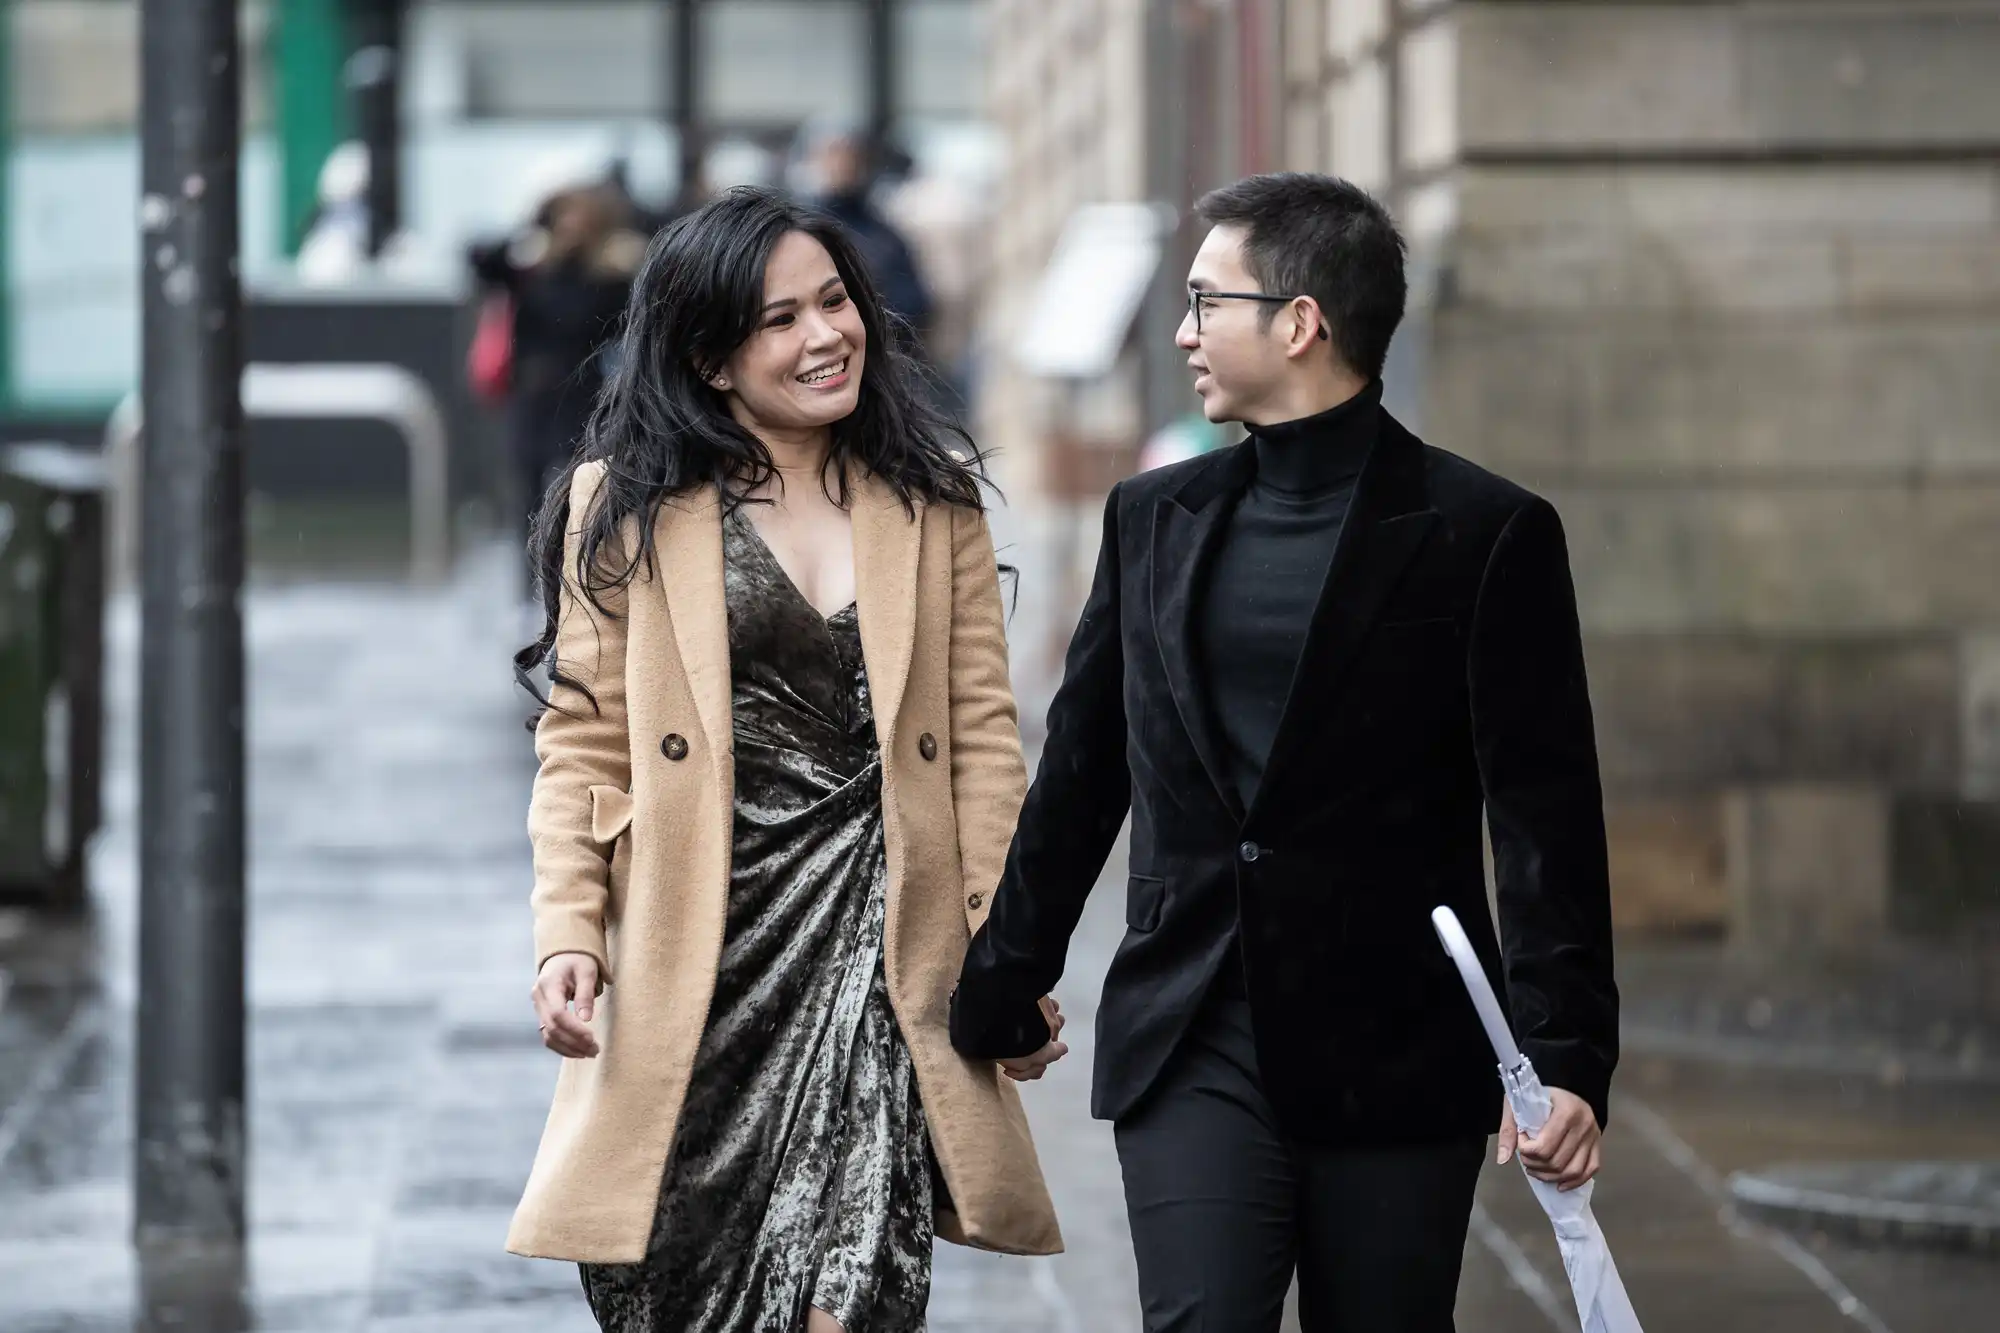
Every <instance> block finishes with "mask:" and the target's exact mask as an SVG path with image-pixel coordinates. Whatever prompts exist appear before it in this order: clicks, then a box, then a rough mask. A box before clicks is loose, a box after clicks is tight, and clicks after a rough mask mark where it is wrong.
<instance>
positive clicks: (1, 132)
mask: <svg viewBox="0 0 2000 1333" xmlns="http://www.w3.org/2000/svg"><path fill="white" fill-rule="evenodd" d="M13 175H14V6H13V3H12V0H0V413H4V412H6V411H8V410H9V409H11V408H12V407H13V405H14V262H13V258H12V256H11V255H10V253H9V252H8V248H7V237H8V234H9V232H11V231H12V229H13V226H14V214H13V212H12V211H11V209H10V207H9V204H10V200H9V197H8V189H7V187H8V184H9V182H10V181H11V180H12V179H13Z"/></svg>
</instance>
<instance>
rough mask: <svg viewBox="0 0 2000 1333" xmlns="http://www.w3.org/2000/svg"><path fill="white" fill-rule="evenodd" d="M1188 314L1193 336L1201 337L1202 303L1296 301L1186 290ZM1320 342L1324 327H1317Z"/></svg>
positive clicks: (1261, 294) (1255, 294) (1263, 294)
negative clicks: (1192, 322)
mask: <svg viewBox="0 0 2000 1333" xmlns="http://www.w3.org/2000/svg"><path fill="white" fill-rule="evenodd" d="M1187 297H1188V313H1189V314H1190V315H1193V316H1194V331H1195V336H1196V337H1200V336H1201V309H1202V302H1204V301H1261V302H1263V303H1265V304H1266V305H1285V304H1287V303H1288V302H1291V301H1296V300H1298V299H1299V298H1298V297H1296V296H1272V295H1271V294H1270V293H1268V292H1211V291H1209V290H1208V289H1207V288H1205V287H1190V288H1188V294H1187ZM1319 336H1320V339H1321V341H1325V340H1326V336H1327V333H1326V325H1324V324H1322V325H1320V326H1319Z"/></svg>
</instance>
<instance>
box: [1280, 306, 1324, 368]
mask: <svg viewBox="0 0 2000 1333" xmlns="http://www.w3.org/2000/svg"><path fill="white" fill-rule="evenodd" d="M1285 314H1286V317H1287V318H1289V319H1290V320H1291V321H1292V325H1291V329H1290V330H1289V332H1288V334H1287V336H1286V338H1285V355H1286V356H1290V357H1299V356H1304V355H1305V354H1306V353H1307V352H1310V351H1311V350H1312V349H1313V347H1314V345H1315V344H1318V343H1323V342H1330V341H1332V336H1331V335H1330V334H1329V333H1328V332H1327V325H1326V316H1325V314H1323V313H1322V312H1321V311H1320V308H1319V302H1317V301H1315V300H1313V299H1312V297H1310V296H1301V297H1297V298H1295V299H1294V300H1293V301H1292V303H1291V304H1290V305H1288V306H1286V307H1285Z"/></svg>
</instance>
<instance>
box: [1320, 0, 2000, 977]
mask: <svg viewBox="0 0 2000 1333" xmlns="http://www.w3.org/2000/svg"><path fill="white" fill-rule="evenodd" d="M1288 18H1289V19H1290V20H1291V21H1292V22H1293V24H1294V26H1293V28H1292V30H1291V31H1292V33H1293V34H1294V35H1296V36H1298V37H1299V38H1300V39H1301V40H1300V41H1298V42H1294V43H1291V45H1292V46H1293V49H1294V50H1301V49H1304V48H1305V46H1306V45H1307V43H1306V41H1305V40H1304V39H1305V38H1306V37H1307V36H1308V35H1309V34H1310V35H1314V36H1318V37H1320V38H1321V39H1322V41H1321V42H1320V45H1321V47H1322V48H1323V51H1324V54H1323V56H1322V58H1321V60H1319V61H1318V62H1313V63H1315V64H1316V65H1317V68H1315V69H1311V70H1305V71H1297V70H1295V71H1294V77H1293V79H1292V80H1291V81H1290V83H1289V87H1288V94H1287V96H1288V102H1289V105H1290V113H1289V114H1288V116H1287V136H1288V145H1287V147H1288V156H1289V157H1291V158H1292V160H1293V161H1294V162H1295V163H1296V164H1298V165H1307V164H1312V165H1319V166H1322V167H1323V168H1325V169H1331V170H1335V171H1341V172H1343V174H1350V175H1353V176H1355V177H1356V178H1357V179H1361V180H1363V181H1364V182H1365V183H1368V184H1370V185H1371V187H1373V188H1377V189H1381V190H1385V191H1386V192H1387V193H1388V195H1389V197H1390V198H1392V199H1393V200H1394V201H1395V204H1396V206H1397V208H1398V210H1399V212H1400V213H1401V214H1402V216H1403V218H1404V220H1405V222H1406V225H1407V226H1408V227H1409V229H1410V231H1411V232H1412V234H1413V237H1414V238H1415V240H1416V241H1417V253H1416V255H1415V259H1416V261H1417V264H1416V267H1417V269H1418V271H1419V273H1420V274H1421V275H1422V277H1423V278H1424V281H1422V282H1421V283H1420V284H1419V287H1420V290H1422V291H1423V292H1424V294H1425V298H1426V299H1425V301H1424V305H1423V308H1422V309H1421V310H1420V311H1418V312H1417V315H1416V317H1415V318H1414V319H1413V322H1412V325H1411V327H1410V331H1409V333H1408V335H1407V336H1408V337H1409V338H1410V339H1413V340H1415V341H1416V342H1417V343H1419V344H1420V346H1419V347H1418V348H1417V349H1416V355H1415V360H1416V362H1417V363H1418V364H1420V365H1421V368H1422V369H1421V376H1420V382H1419V383H1418V384H1416V385H1415V386H1414V392H1413V395H1412V396H1413V397H1414V399H1415V401H1416V403H1417V405H1418V406H1417V413H1418V415H1419V416H1420V418H1421V420H1420V425H1421V427H1422V429H1423V430H1424V432H1425V433H1426V434H1427V435H1428V436H1429V437H1430V438H1431V439H1432V440H1433V441H1434V442H1436V443H1439V444H1441V445H1444V446H1446V447H1449V448H1452V449H1454V450H1456V451H1459V452H1462V453H1465V454H1467V455H1469V456H1471V457H1473V458H1475V459H1477V460H1479V461H1481V462H1483V463H1486V464H1488V465H1490V466H1493V467H1495V468H1496V469H1498V470H1500V471H1501V472H1503V473H1505V474H1507V475H1509V476H1512V477H1515V478H1517V479H1519V480H1520V481H1522V482H1524V483H1526V484H1528V485H1530V486H1532V487H1534V488H1536V489H1537V490H1540V491H1542V492H1543V493H1545V494H1547V495H1548V496H1549V497H1550V498H1551V499H1552V500H1553V501H1554V502H1555V503H1556V504H1557V506H1558V507H1559V508H1560V510H1561V511H1562V513H1563V515H1564V518H1565V521H1566V523H1567V526H1568V529H1569V534H1570V541H1571V547H1572V559H1573V563H1574V566H1575V570H1576V576H1577V582H1578V591H1579V595H1580V598H1581V602H1582V610H1583V616H1584V621H1585V626H1586V630H1587V633H1588V635H1589V639H1590V645H1589V659H1590V665H1591V670H1592V678H1593V694H1594V696H1595V699H1596V702H1597V708H1598V713H1599V726H1600V744H1601V748H1602V753H1603V758H1604V762H1605V769H1606V777H1607V783H1608V786H1609V789H1610V797H1611V814H1612V829H1613V841H1614V855H1615V859H1616V861H1617V867H1616V869H1617V884H1618V889H1619V893H1618V907H1619V914H1620V916H1621V918H1622V919H1623V920H1624V921H1625V922H1626V923H1627V924H1634V925H1655V926H1672V927H1695V928H1701V927H1725V926H1726V927H1727V928H1729V929H1731V930H1732V931H1733V932H1734V933H1735V934H1736V936H1737V937H1738V938H1740V939H1743V940H1745V941H1746V942H1749V943H1752V944H1768V945H1772V946H1778V947H1788V948H1796V947H1821V946H1823V947H1825V948H1827V949H1830V950H1834V951H1844V950H1847V949H1850V948H1853V947H1856V946H1859V945H1863V944H1865V943H1867V941H1868V940H1870V939H1871V938H1873V937H1875V936H1878V935H1880V934H1882V933H1884V932H1885V931H1886V930H1887V929H1889V928H1891V927H1893V926H1895V925H1898V924H1924V923H1928V924H1937V923H1939V922H1945V921H1950V920H1952V919H1954V918H1955V917H1956V911H1955V910H1954V909H1956V908H1959V907H1963V906H1965V905H1966V904H1967V903H1968V902H1976V901H1977V900H1981V899H1984V900H1986V901H1987V903H1988V905H1991V904H1992V900H1993V898H1994V897H1995V891H1994V889H1993V888H1992V884H1993V881H1994V879H1995V872H1996V871H2000V865H1996V864H1995V862H1994V860H1993V857H1992V855H1991V848H1992V847H1993V845H1994V843H1995V838H1994V836H1993V832H1992V830H1993V827H1994V823H1995V821H1994V818H1993V813H1992V810H1993V807H1992V806H1991V805H1990V804H1987V803H1986V801H1987V800H1988V799H1989V798H1991V797H1993V796H1995V795H2000V783H1996V781H1995V778H1996V758H1995V756H1996V750H2000V701H1996V698H1995V694H1996V690H2000V682H1996V679H1995V676H1996V671H1995V663H1996V654H1995V651H1994V648H1993V643H1994V633H1995V630H1996V629H2000V578H1996V573H2000V375H1996V374H1995V369H1996V367H2000V80H1996V79H1995V78H1994V77H1993V73H1992V72H1993V71H1994V70H1996V69H2000V4H1994V3H1992V2H1991V0H1939V2H1936V3H1933V2H1932V0H1900V2H1899V3H1893V4H1877V3H1854V2H1848V3H1824V2H1822V3H1795V4H1784V3H1778V4H1773V3H1758V4H1730V3H1715V2H1714V0H1708V2H1704V3H1692V2H1685V0H1684V2H1681V3H1651V4H1629V3H1600V4H1589V3H1561V4H1557V3H1493V2H1488V3H1460V4H1454V5H1409V4H1405V5H1401V6H1392V3H1391V0H1334V3H1333V4H1332V5H1331V6H1319V5H1313V4H1294V5H1292V6H1291V8H1290V10H1289V11H1288ZM1314 25H1317V27H1316V28H1315V26H1314ZM1314 111H1319V112H1320V113H1321V116H1320V117H1318V118H1316V117H1315V116H1314V115H1313V114H1312V113H1313V112H1314Z"/></svg>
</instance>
